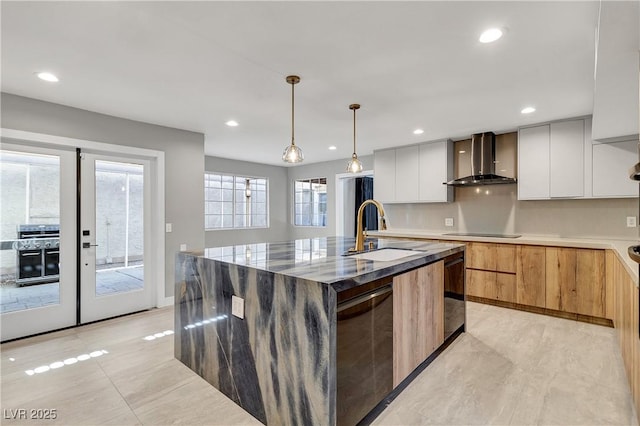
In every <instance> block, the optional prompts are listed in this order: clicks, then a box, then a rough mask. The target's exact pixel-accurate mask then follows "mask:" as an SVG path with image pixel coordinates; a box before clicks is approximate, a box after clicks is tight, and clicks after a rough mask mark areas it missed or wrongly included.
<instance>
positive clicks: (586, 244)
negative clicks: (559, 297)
mask: <svg viewBox="0 0 640 426" xmlns="http://www.w3.org/2000/svg"><path fill="white" fill-rule="evenodd" d="M446 233H447V232H446V231H445V232H443V231H429V230H424V229H389V230H386V231H370V232H368V235H369V236H371V237H383V238H384V237H387V238H393V237H396V238H416V239H430V240H432V239H435V240H440V241H452V242H453V241H478V242H485V243H498V244H526V245H541V246H555V247H573V248H588V249H610V250H613V252H614V253H615V254H616V256H618V258H619V259H620V260H621V261H622V264H623V265H624V266H625V269H626V270H627V272H628V273H629V275H630V276H631V277H632V278H633V280H634V282H635V283H636V285H638V281H639V279H638V264H637V263H636V262H634V261H633V260H631V258H630V257H629V255H628V254H627V249H628V248H629V246H634V245H638V244H639V242H638V240H608V239H589V238H565V237H559V236H553V235H527V234H523V235H522V236H520V237H518V238H498V237H479V236H468V235H444V234H446Z"/></svg>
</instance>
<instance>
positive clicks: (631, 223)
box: [627, 216, 636, 228]
mask: <svg viewBox="0 0 640 426" xmlns="http://www.w3.org/2000/svg"><path fill="white" fill-rule="evenodd" d="M635 227H636V217H635V216H627V228H635Z"/></svg>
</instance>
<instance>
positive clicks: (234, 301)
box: [231, 296, 244, 319]
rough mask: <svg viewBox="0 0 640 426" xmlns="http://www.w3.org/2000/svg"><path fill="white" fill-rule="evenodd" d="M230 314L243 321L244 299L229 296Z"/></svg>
mask: <svg viewBox="0 0 640 426" xmlns="http://www.w3.org/2000/svg"><path fill="white" fill-rule="evenodd" d="M231 314H232V315H233V316H234V317H238V318H240V319H244V299H243V298H242V297H238V296H231Z"/></svg>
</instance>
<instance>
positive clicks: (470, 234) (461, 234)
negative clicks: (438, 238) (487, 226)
mask: <svg viewBox="0 0 640 426" xmlns="http://www.w3.org/2000/svg"><path fill="white" fill-rule="evenodd" d="M442 235H451V236H456V237H490V238H520V237H521V236H522V235H516V234H484V233H477V232H450V233H448V234H442Z"/></svg>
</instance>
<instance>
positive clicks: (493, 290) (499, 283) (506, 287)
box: [467, 269, 516, 303]
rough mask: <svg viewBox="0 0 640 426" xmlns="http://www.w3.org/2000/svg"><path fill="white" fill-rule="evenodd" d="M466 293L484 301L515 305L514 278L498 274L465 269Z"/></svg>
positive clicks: (510, 275)
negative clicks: (498, 301)
mask: <svg viewBox="0 0 640 426" xmlns="http://www.w3.org/2000/svg"><path fill="white" fill-rule="evenodd" d="M467 280H468V281H467V293H468V294H469V295H471V296H476V297H482V298H485V299H492V300H501V301H503V302H511V303H515V301H516V276H515V274H504V273H500V272H490V271H479V270H475V269H467Z"/></svg>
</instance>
